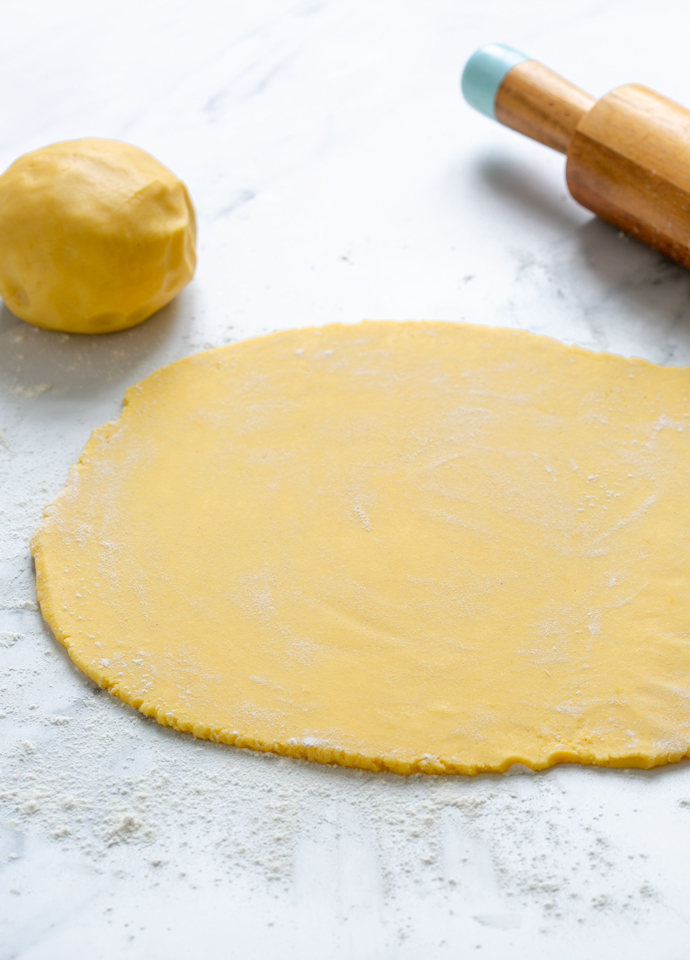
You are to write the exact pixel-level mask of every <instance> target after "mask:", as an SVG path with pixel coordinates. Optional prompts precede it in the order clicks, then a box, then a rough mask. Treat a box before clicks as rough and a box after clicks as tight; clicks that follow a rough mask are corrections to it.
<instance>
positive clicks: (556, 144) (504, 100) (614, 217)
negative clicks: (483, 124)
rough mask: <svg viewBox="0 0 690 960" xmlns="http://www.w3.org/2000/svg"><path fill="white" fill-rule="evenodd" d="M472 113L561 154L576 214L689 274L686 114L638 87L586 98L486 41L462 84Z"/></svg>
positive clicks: (689, 121)
mask: <svg viewBox="0 0 690 960" xmlns="http://www.w3.org/2000/svg"><path fill="white" fill-rule="evenodd" d="M461 86H462V92H463V94H464V96H465V99H466V100H467V102H468V103H469V104H470V105H471V106H472V107H474V108H475V109H476V110H479V111H480V113H483V114H485V116H487V117H491V118H492V119H493V120H498V121H499V123H503V124H505V126H507V127H512V129H513V130H517V131H518V132H519V133H524V134H525V135H526V136H528V137H532V139H534V140H538V141H539V142H540V143H545V144H546V145H547V146H548V147H553V149H554V150H559V151H560V152H561V153H564V154H565V155H566V157H567V158H568V159H567V163H566V180H567V183H568V189H569V190H570V192H571V194H572V195H573V197H574V198H575V200H577V201H578V203H581V204H582V206H583V207H587V209H588V210H591V211H593V213H596V214H597V216H599V217H601V218H602V219H603V220H608V222H609V223H612V224H614V225H615V226H616V227H618V228H619V229H621V230H624V231H625V232H626V233H629V234H631V235H632V236H633V237H636V238H637V239H638V240H641V241H642V242H643V243H646V244H648V245H649V246H650V247H653V248H654V249H655V250H659V251H660V252H661V253H664V254H666V256H667V257H670V258H671V259H672V260H676V261H677V262H678V263H681V264H683V266H685V267H690V111H689V110H686V109H685V108H684V107H681V106H680V105H679V104H677V103H674V101H673V100H668V99H667V98H666V97H662V96H661V95H660V94H658V93H655V92H654V91H653V90H649V89H648V88H647V87H643V86H639V85H638V84H626V85H625V86H622V87H617V88H616V89H615V90H612V91H611V93H607V94H606V96H604V97H602V98H601V100H595V99H594V97H591V96H590V95H589V94H587V93H584V92H583V91H582V90H579V89H578V88H577V87H575V86H573V85H572V84H571V83H569V82H568V81H567V80H564V79H563V78H562V77H559V76H558V74H556V73H553V72H552V71H551V70H549V69H548V67H545V66H543V65H542V64H541V63H538V62H537V61H536V60H530V59H529V57H526V56H525V55H524V54H522V53H518V51H517V50H513V49H511V48H510V47H506V46H503V44H498V43H490V44H487V46H485V47H482V48H481V49H479V50H477V52H476V53H474V54H473V55H472V56H471V57H470V59H469V60H468V61H467V64H466V66H465V69H464V71H463V74H462V80H461Z"/></svg>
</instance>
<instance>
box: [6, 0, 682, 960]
mask: <svg viewBox="0 0 690 960" xmlns="http://www.w3.org/2000/svg"><path fill="white" fill-rule="evenodd" d="M0 17H1V19H0V77H1V78H2V83H1V85H0V89H2V91H3V93H2V96H1V97H0V167H2V168H4V167H5V166H7V165H8V164H9V163H10V162H11V161H12V160H13V159H14V158H15V157H16V156H18V155H19V154H21V153H23V152H25V151H27V150H29V149H32V148H35V147H38V146H41V145H43V144H45V143H48V142H51V141H55V140H61V139H68V138H72V137H78V136H84V135H95V136H105V137H115V138H121V139H126V140H129V141H131V142H133V143H135V144H138V145H139V146H142V147H144V148H146V149H148V150H150V151H151V152H152V153H153V154H154V155H156V156H157V157H159V158H160V159H161V160H162V161H163V162H165V163H167V164H168V165H169V166H170V167H171V168H172V169H174V170H175V171H176V172H177V173H178V174H179V175H180V176H181V177H183V178H184V179H185V180H186V181H187V183H188V184H189V187H190V189H191V192H192V195H193V197H194V199H195V201H196V205H197V208H198V212H199V217H200V227H201V234H200V236H201V245H200V266H199V271H198V274H197V277H196V279H195V281H194V282H193V284H192V285H191V286H190V287H189V288H188V289H187V290H186V291H185V292H184V293H183V294H182V295H181V296H180V297H179V299H178V301H177V302H175V303H174V304H172V305H171V306H169V307H168V308H166V309H165V310H163V311H162V312H161V313H160V314H159V315H157V316H156V317H154V318H153V319H151V320H150V321H148V322H147V323H146V324H144V325H143V326H141V327H139V328H137V329H135V330H132V331H129V332H127V333H124V334H117V335H114V336H110V337H103V338H100V339H98V338H94V339H84V338H79V337H66V336H60V335H56V334H51V333H47V332H44V331H40V330H37V329H35V328H32V327H30V326H28V325H26V324H24V323H22V322H21V321H19V320H17V319H15V318H14V317H13V316H12V315H11V314H10V313H9V312H8V311H7V310H6V309H5V308H2V311H1V312H0V731H1V733H0V736H1V741H0V747H1V757H2V759H1V768H0V958H1V960H9V958H21V960H62V958H68V957H69V958H73V957H89V958H91V960H99V958H107V960H110V958H121V957H127V958H130V957H131V958H140V957H142V958H143V957H152V958H158V957H166V958H171V960H176V958H185V960H187V958H194V957H204V958H208V960H216V958H227V957H232V958H238V960H245V958H258V960H264V958H273V957H280V958H285V960H289V958H293V957H294V958H300V960H311V958H314V960H321V958H324V957H329V958H330V957H332V958H345V960H365V958H371V960H380V958H393V957H395V958H403V960H408V958H421V957H423V958H425V960H426V958H429V960H431V958H437V957H438V958H442V957H453V958H458V957H473V956H477V957H484V958H503V957H516V958H517V957H520V958H521V957H525V958H527V957H529V958H532V957H536V958H545V960H546V958H553V957H559V958H563V960H568V958H588V960H597V958H607V960H609V958H612V957H616V958H618V957H620V958H626V960H637V958H640V960H642V958H645V960H647V958H650V957H654V958H664V960H666V958H673V960H687V958H690V898H689V897H688V890H689V889H690V765H688V764H687V763H682V764H678V765H676V766H673V767H669V768H666V769H662V770H657V771H653V772H649V773H645V772H634V771H611V770H608V771H606V770H587V769H580V768H575V767H560V768H556V769H554V770H551V771H547V772H545V773H543V774H540V775H523V776H511V777H480V778H477V779H474V780H473V779H465V778H441V779H424V778H421V779H420V778H411V779H405V778H396V777H393V776H372V775H365V774H361V773H357V772H352V771H346V770H342V769H330V768H324V767H320V766H316V765H310V764H306V763H299V762H293V761H290V760H279V759H276V758H273V757H268V756H259V755H254V754H251V753H246V752H241V751H236V750H233V749H231V748H226V747H218V746H214V745H211V744H208V743H201V742H195V741H193V740H192V739H191V738H188V737H185V736H182V735H178V734H175V733H173V732H171V731H169V730H164V729H162V728H160V727H158V726H156V725H155V724H153V723H151V722H149V721H146V720H144V719H142V718H141V717H140V716H139V715H138V714H137V713H135V712H134V711H132V710H130V709H129V708H126V707H124V706H123V705H122V704H120V703H119V702H118V701H116V700H115V699H113V698H111V697H110V696H109V695H107V694H105V693H100V692H98V691H97V690H95V689H94V687H93V685H92V684H91V683H90V682H89V681H87V680H86V679H85V678H84V677H83V676H82V675H81V674H80V673H79V672H78V671H76V670H75V669H74V668H73V667H72V666H71V665H70V663H69V661H68V660H67V659H66V657H65V656H64V655H63V652H62V650H61V649H59V648H58V647H57V645H56V644H55V642H54V641H53V640H52V638H51V637H50V635H49V633H48V631H47V630H46V629H45V627H44V626H43V625H42V623H41V618H40V615H39V614H38V612H37V610H36V606H35V594H34V585H33V574H32V568H31V562H30V557H29V552H28V540H29V537H30V534H31V532H32V531H33V529H34V528H35V526H36V524H37V523H38V521H39V518H40V515H41V510H42V508H43V506H44V505H45V503H47V502H48V501H49V500H50V499H51V498H52V497H53V496H54V495H55V494H56V493H57V491H58V490H59V489H60V488H61V486H62V485H63V483H64V481H65V478H66V475H67V470H68V467H69V465H70V464H71V463H72V462H73V461H74V460H76V458H77V457H78V456H79V453H80V451H81V448H82V447H83V445H84V443H85V441H86V439H87V437H88V435H89V432H90V431H91V430H92V429H93V428H94V427H96V426H97V425H99V424H100V423H102V422H103V421H104V420H107V419H110V418H113V417H114V416H116V415H117V412H118V409H119V406H120V402H121V398H122V395H123V393H124V390H125V388H126V387H127V386H128V385H129V384H131V383H133V382H135V381H136V380H138V379H140V378H141V377H142V376H144V375H145V374H147V373H148V372H150V371H151V370H153V369H154V368H156V367H157V366H160V365H161V364H163V363H166V362H168V361H170V360H174V359H176V358H179V357H181V356H184V355H185V354H187V353H190V352H193V351H195V350H197V349H201V348H203V347H205V346H207V345H220V344H224V343H227V342H229V341H230V340H233V339H237V338H243V337H248V336H252V335H255V334H258V333H262V332H265V331H270V330H276V329H281V328H286V327H292V326H301V325H311V324H320V323H325V322H329V321H334V320H339V321H345V322H355V321H358V320H360V319H362V318H365V317H367V318H388V319H409V318H419V319H421V318H427V319H440V320H449V321H454V320H463V319H464V320H468V321H471V322H481V323H488V324H501V325H509V326H517V327H524V328H526V329H529V330H532V331H535V332H539V333H546V334H549V335H553V336H556V337H559V338H561V339H563V340H565V341H567V342H569V343H578V344H581V345H583V346H588V347H592V348H594V349H597V350H600V349H607V350H612V351H615V352H620V353H623V354H635V355H638V356H643V357H646V358H648V359H650V360H654V361H657V362H660V363H672V364H685V363H688V362H690V299H689V296H688V295H689V294H690V273H688V272H686V271H683V270H681V269H680V268H678V267H676V266H674V265H672V264H670V263H669V262H667V261H665V260H663V259H661V258H660V257H658V256H657V255H655V254H654V253H651V252H650V251H648V250H646V249H644V248H642V247H640V246H638V245H637V244H636V243H634V242H633V241H629V240H626V239H624V238H620V237H619V235H618V234H617V232H616V231H615V230H613V229H611V228H609V227H608V226H606V225H605V224H603V223H601V222H598V221H595V220H593V219H592V217H591V216H590V215H589V214H588V213H587V212H586V211H583V210H582V209H580V208H578V207H577V205H576V204H575V203H574V202H573V201H571V200H570V199H569V198H568V197H566V195H565V187H564V176H563V159H562V158H561V157H560V156H558V155H557V154H555V153H551V152H550V151H548V150H547V149H546V148H543V147H541V146H539V145H538V144H534V143H531V142H529V141H527V140H524V139H522V138H520V137H519V136H517V135H516V134H513V133H512V132H510V131H507V130H505V129H503V128H500V127H498V126H497V125H493V124H491V123H490V122H489V121H488V120H486V119H484V118H482V117H480V116H478V115H476V114H473V113H472V112H471V111H470V110H469V108H467V107H466V106H465V105H464V104H463V103H462V101H461V99H460V96H459V93H458V84H457V81H458V74H459V70H460V67H461V65H462V64H463V63H464V61H465V59H466V58H467V56H468V55H469V54H470V53H471V52H472V51H473V50H474V48H475V47H477V46H479V45H480V44H481V43H484V42H487V41H489V40H501V41H504V42H506V43H510V44H512V45H514V46H516V47H518V48H521V49H523V50H525V51H526V52H527V53H529V54H531V55H533V56H535V57H537V58H540V59H542V60H543V61H544V62H546V63H548V64H550V65H552V66H553V67H555V68H557V69H559V70H560V71H561V72H562V73H563V74H564V75H566V76H568V77H569V78H570V79H572V80H573V81H575V82H577V83H579V84H580V85H581V86H582V87H584V88H585V89H587V90H588V91H590V92H591V93H593V94H596V95H600V94H602V93H604V92H605V91H606V90H607V89H610V88H611V87H613V86H615V85H616V84H618V83H622V82H627V81H632V80H636V81H639V82H642V83H646V84H648V85H650V86H652V87H654V88H656V89H658V90H660V91H661V92H665V93H667V94H669V95H670V96H673V97H674V98H676V99H678V100H680V101H681V102H685V103H690V73H689V72H688V70H687V34H688V30H689V29H690V8H689V7H688V6H687V4H686V3H684V2H681V0H676V2H672V0H658V2H656V3H655V4H653V5H652V4H650V3H649V2H648V0H618V2H605V0H572V2H561V3H558V2H554V0H549V2H545V0H526V2H523V3H522V4H515V3H511V2H509V0H487V2H484V3H478V2H476V0H301V2H289V0H253V2H252V3H248V2H240V0H223V2H221V0H196V2H194V3H192V2H190V0H165V2H163V0H98V2H96V3H94V2H93V0H60V2H59V3H51V2H49V0H2V4H0Z"/></svg>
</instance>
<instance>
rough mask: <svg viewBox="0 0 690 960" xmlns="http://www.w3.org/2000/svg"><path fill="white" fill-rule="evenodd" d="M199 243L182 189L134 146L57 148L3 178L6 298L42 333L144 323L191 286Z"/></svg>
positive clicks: (85, 143)
mask: <svg viewBox="0 0 690 960" xmlns="http://www.w3.org/2000/svg"><path fill="white" fill-rule="evenodd" d="M195 242H196V221H195V217H194V208H193V207H192V203H191V200H190V199H189V194H188V193H187V189H186V187H185V185H184V184H183V183H182V182H181V181H180V180H178V179H177V177H176V176H175V175H174V174H172V173H171V172H170V171H169V170H168V169H167V168H166V167H164V166H163V165H162V164H161V163H159V162H158V161H157V160H154V158H153V157H152V156H150V155H149V154H148V153H145V152H144V151H143V150H140V149H139V148H138V147H133V146H130V145H129V144H127V143H120V142H118V141H116V140H97V139H93V138H91V139H86V140H70V141H66V142H64V143H56V144H53V145H52V146H49V147H43V148H42V149H41V150H35V151H34V152H33V153H27V154H26V155H25V156H23V157H20V158H19V160H17V161H16V162H15V163H13V164H12V166H11V167H10V168H9V169H8V170H7V171H6V172H5V173H4V174H3V175H2V176H1V177H0V296H1V297H2V299H3V300H4V301H5V303H6V304H7V306H8V307H9V308H10V310H12V311H13V312H14V313H15V314H16V315H17V316H18V317H21V318H22V320H28V321H29V323H34V324H36V325H37V326H39V327H48V328H49V329H51V330H63V331H66V332H69V333H112V332H113V331H115V330H124V329H125V328H126V327H133V326H134V325H135V324H137V323H141V322H142V320H145V319H146V318H147V317H149V316H151V314H152V313H155V311H156V310H159V309H160V308H161V307H163V306H165V304H166V303H168V302H169V301H170V300H172V299H173V297H175V296H176V295H177V294H178V293H179V292H180V290H181V289H182V288H183V287H184V286H185V285H186V284H187V283H189V281H190V280H191V278H192V275H193V273H194V267H195V264H196V253H195Z"/></svg>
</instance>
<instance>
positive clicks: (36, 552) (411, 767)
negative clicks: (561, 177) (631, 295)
mask: <svg viewBox="0 0 690 960" xmlns="http://www.w3.org/2000/svg"><path fill="white" fill-rule="evenodd" d="M386 322H389V323H391V324H396V325H398V321H364V322H363V323H361V324H359V325H358V326H366V325H367V324H368V323H371V324H372V325H374V324H376V325H380V324H382V323H386ZM408 323H414V325H415V326H419V327H422V326H425V325H427V324H428V325H429V326H434V327H435V326H438V325H440V323H439V322H438V321H408ZM349 326H351V325H348V324H328V325H325V326H322V327H316V326H315V327H303V328H296V329H293V330H285V331H277V332H275V333H272V334H268V335H266V336H264V337H256V338H252V339H255V340H268V339H273V338H278V337H284V336H285V335H286V334H290V333H301V334H303V333H307V332H309V331H312V330H321V331H323V332H326V331H334V330H340V329H343V328H347V327H349ZM448 326H473V325H471V324H459V325H458V324H453V323H448ZM489 329H494V330H496V331H499V330H510V332H511V333H512V334H515V335H517V336H520V337H525V338H529V339H533V340H538V341H542V342H543V341H549V342H555V343H558V344H559V345H560V346H563V347H567V349H568V350H571V351H573V352H574V353H580V354H585V355H587V356H588V357H591V356H594V357H600V358H601V359H602V361H603V360H604V359H605V358H606V357H607V356H609V354H606V353H600V354H592V351H589V350H585V349H584V348H581V347H577V346H572V345H565V344H563V343H562V342H561V341H558V340H556V339H555V338H552V337H545V336H541V335H537V334H532V333H529V332H528V331H522V330H515V329H512V328H500V327H496V328H489ZM243 342H244V341H238V343H237V344H230V345H228V346H226V347H220V348H213V349H211V350H207V351H202V352H200V353H196V354H192V355H190V356H188V357H184V358H182V359H180V360H178V361H175V362H174V363H172V364H168V365H166V366H165V367H161V368H159V369H158V370H156V371H154V372H153V373H151V374H150V375H149V376H148V377H146V378H144V379H143V380H141V381H139V382H138V383H136V384H134V385H133V386H132V387H130V388H128V390H127V391H126V393H125V397H124V400H123V409H122V413H121V415H120V417H119V418H118V419H117V420H115V421H110V422H107V423H105V424H103V425H101V426H99V427H97V428H96V429H95V430H93V432H92V433H91V436H90V438H89V440H88V441H87V443H86V446H85V447H84V450H83V452H82V454H81V456H80V458H79V460H78V461H77V463H76V464H74V465H73V466H72V467H71V468H70V471H69V475H68V480H67V483H66V485H65V487H64V488H63V489H62V490H61V491H60V493H59V494H58V495H57V496H56V497H55V498H54V500H53V501H52V502H51V504H49V505H48V506H47V507H46V508H45V510H44V520H43V522H42V523H41V524H40V526H39V527H38V529H37V530H36V532H35V533H34V535H33V537H32V539H31V544H30V547H31V553H32V555H33V558H34V562H35V570H36V593H37V599H38V603H39V606H40V610H41V614H42V616H43V618H44V620H45V621H46V623H47V624H48V625H49V627H50V629H51V632H52V633H53V635H54V636H55V638H56V640H57V641H58V642H59V643H61V644H62V645H63V646H64V647H65V648H66V650H67V653H68V655H69V657H70V659H71V660H72V661H73V662H74V664H75V665H76V666H77V667H78V668H79V669H80V670H81V671H82V672H83V673H85V674H86V675H87V676H88V677H89V678H90V679H91V680H93V681H94V682H95V683H96V684H97V685H98V686H99V687H100V688H101V689H105V690H108V692H109V693H111V694H113V695H114V696H116V697H118V698H119V699H120V700H122V701H123V702H124V703H126V704H128V705H129V706H131V707H134V708H135V709H137V710H138V711H139V712H140V713H142V714H143V715H145V716H147V717H150V718H153V719H155V720H156V722H157V723H159V724H160V725H161V726H164V727H171V728H173V729H175V730H178V731H180V732H182V733H187V734H192V735H193V736H194V737H196V738H197V739H204V740H210V741H212V742H216V743H224V744H228V745H230V746H235V747H238V748H241V749H251V750H255V751H258V752H264V753H273V754H276V755H282V756H288V757H293V758H295V759H302V760H310V761H314V762H318V763H322V764H327V765H328V764H330V765H338V766H345V767H350V768H356V769H361V770H367V771H371V772H390V773H395V774H398V775H403V776H406V775H414V774H426V775H444V774H445V775H447V774H455V775H464V776H476V775H478V774H487V773H493V774H500V773H505V772H506V771H508V770H509V769H510V768H511V767H513V766H515V765H520V766H523V767H526V768H527V769H529V770H531V771H535V772H536V771H540V770H545V769H548V768H550V767H553V766H555V765H557V764H579V765H581V766H597V767H610V768H637V769H651V768H654V767H658V766H665V765H667V764H671V763H677V762H679V761H681V760H684V759H687V758H690V748H689V749H688V750H687V751H685V752H683V751H678V752H675V753H671V752H669V753H666V754H660V755H658V756H655V757H649V756H642V755H640V754H639V753H630V754H620V755H610V754H604V753H597V752H596V751H595V750H591V751H587V752H585V751H584V750H579V751H575V750H564V749H562V748H560V747H559V748H554V749H551V750H545V751H543V752H540V753H538V754H536V755H534V756H524V755H522V754H519V753H516V754H514V755H512V756H509V757H507V758H506V759H505V760H503V761H502V762H500V763H491V762H488V763H486V764H466V763H462V762H459V761H457V760H455V759H453V758H444V757H435V756H431V755H428V754H425V755H421V756H417V757H413V758H410V759H399V758H396V757H394V756H387V755H383V756H379V757H376V758H370V757H367V756H364V755H363V754H361V753H358V752H355V751H348V750H345V749H336V748H330V747H319V746H314V745H307V744H305V743H302V742H297V741H294V742H291V743H287V744H282V743H278V742H275V741H265V740H261V739H257V738H256V737H254V736H252V735H251V734H250V733H247V732H242V731H239V730H230V729H228V728H222V727H216V726H211V725H205V724H200V723H197V722H194V721H193V720H191V719H190V718H189V717H187V716H185V715H184V714H179V715H175V714H174V713H173V712H170V711H167V712H166V711H165V710H164V709H163V707H161V706H159V705H158V704H156V703H155V702H147V701H146V700H144V699H143V698H142V697H141V696H140V695H137V694H135V693H133V692H131V691H130V690H128V689H127V687H126V686H124V685H122V684H119V683H117V682H116V681H111V680H108V679H107V678H106V677H104V675H103V674H102V673H100V672H99V671H98V670H96V669H94V668H93V667H92V666H91V665H90V664H89V663H87V662H86V661H85V660H83V659H82V658H81V657H80V656H79V653H78V651H76V650H75V649H74V648H73V645H72V643H71V641H70V637H69V636H68V635H67V634H65V633H64V632H63V631H62V630H60V628H59V626H58V622H57V614H56V609H55V603H54V599H55V598H54V597H53V596H52V595H51V590H50V586H49V581H48V573H47V570H46V559H45V556H44V551H43V543H42V536H43V535H44V534H45V533H47V531H48V529H49V527H50V526H51V524H52V523H53V522H54V521H53V520H52V518H51V513H52V510H53V509H54V508H56V507H57V506H58V504H59V502H60V500H61V499H62V498H63V497H64V496H67V495H68V494H69V493H71V488H72V487H73V485H75V484H76V483H77V481H78V477H79V474H80V468H81V466H82V465H83V464H86V463H87V462H89V461H90V460H91V458H92V457H93V456H94V455H95V454H96V453H97V450H98V447H99V446H100V444H102V443H107V442H108V440H109V438H110V437H111V436H113V435H114V434H115V433H117V432H118V431H119V430H120V428H121V427H122V426H123V424H124V422H125V421H126V420H127V419H128V417H129V416H131V415H133V414H134V411H135V406H134V404H133V401H134V400H135V398H136V397H137V396H138V395H139V394H140V393H141V392H142V390H143V389H144V388H145V385H146V384H147V383H148V381H149V380H153V379H154V378H156V377H157V376H159V375H160V374H161V373H163V372H164V371H166V370H167V369H168V368H169V367H172V366H178V365H182V364H193V363H196V362H198V360H199V358H200V357H202V356H204V355H208V354H215V355H217V356H218V355H226V354H228V353H231V352H232V351H233V350H235V349H236V348H237V347H239V346H241V344H242V343H243ZM613 356H616V355H615V354H614V355H613ZM629 362H632V363H634V364H635V365H640V366H642V367H654V366H655V364H652V363H650V362H649V361H646V360H641V359H639V358H631V359H630V361H629Z"/></svg>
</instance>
